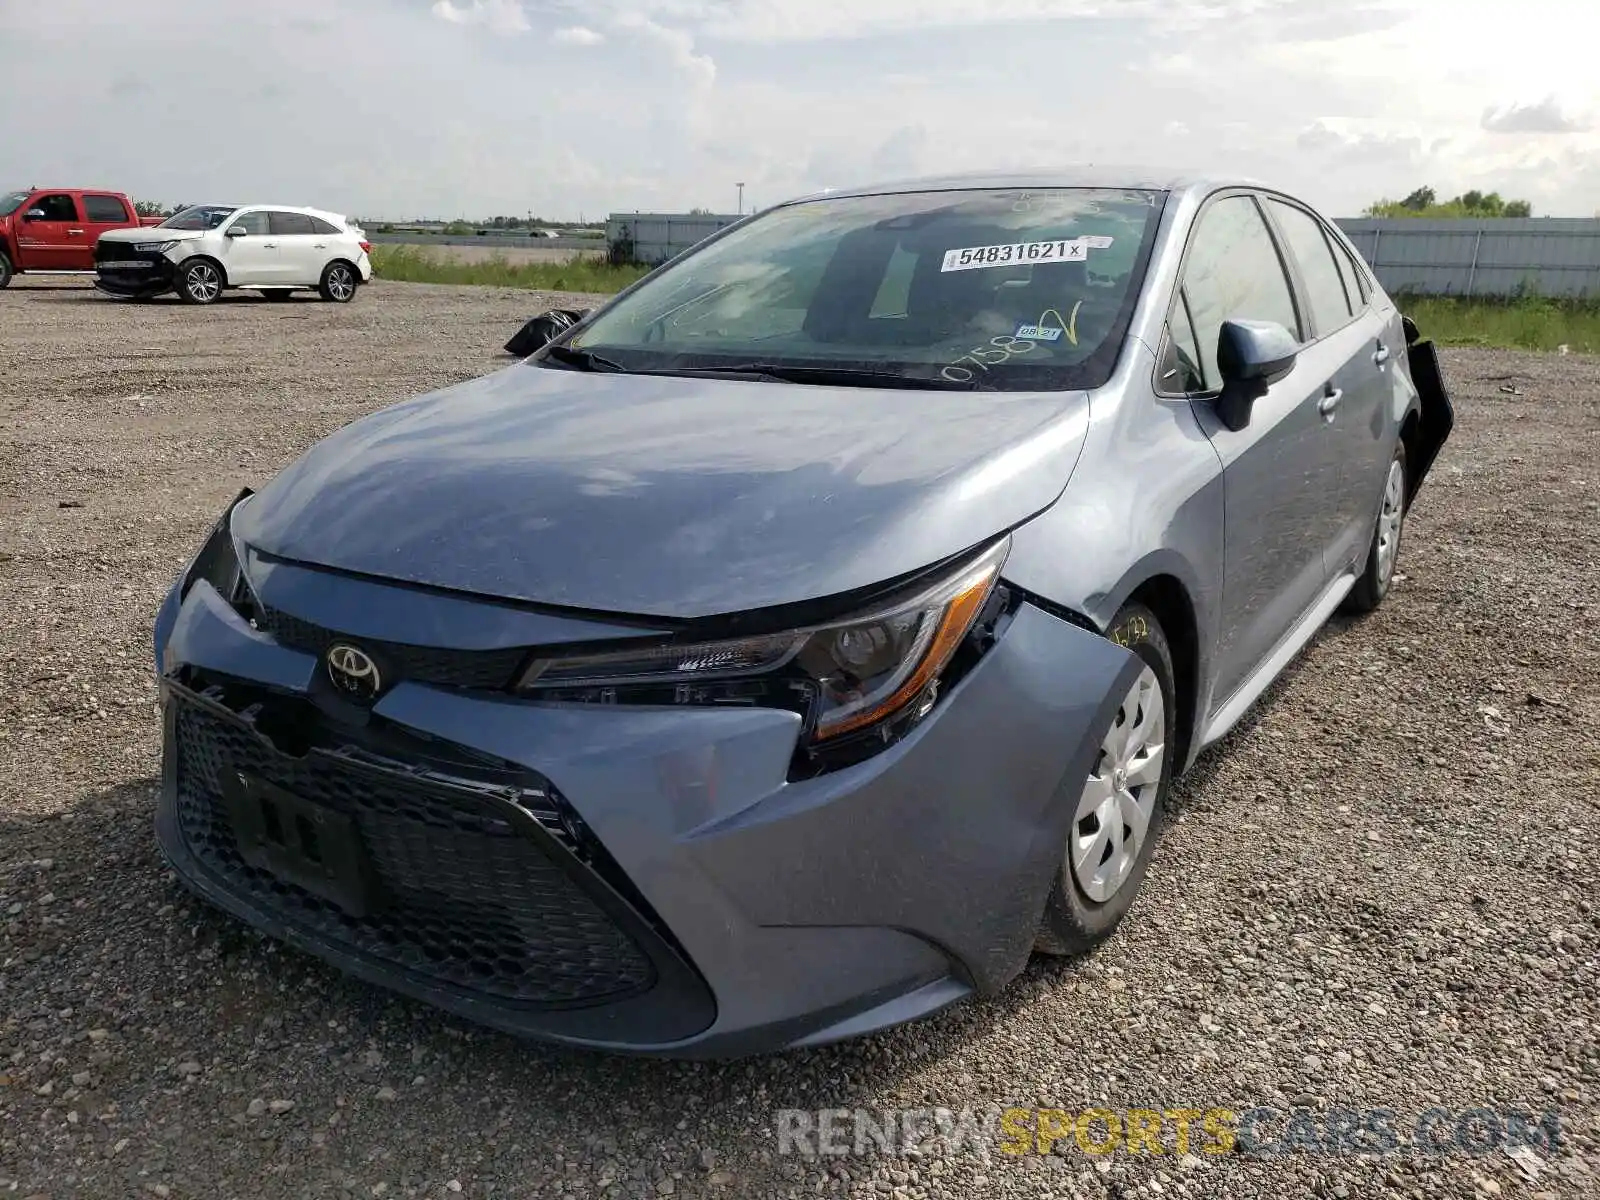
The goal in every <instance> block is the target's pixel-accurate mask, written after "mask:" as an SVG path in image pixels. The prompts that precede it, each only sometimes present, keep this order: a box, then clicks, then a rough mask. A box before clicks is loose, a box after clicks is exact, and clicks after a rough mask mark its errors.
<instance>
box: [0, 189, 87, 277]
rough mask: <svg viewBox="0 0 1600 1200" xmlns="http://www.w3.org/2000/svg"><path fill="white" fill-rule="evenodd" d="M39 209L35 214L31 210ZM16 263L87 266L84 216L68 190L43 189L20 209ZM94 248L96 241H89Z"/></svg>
mask: <svg viewBox="0 0 1600 1200" xmlns="http://www.w3.org/2000/svg"><path fill="white" fill-rule="evenodd" d="M34 213H38V214H39V215H37V216H34V215H31V214H34ZM17 218H19V219H16V221H15V228H16V231H17V257H18V258H19V259H20V260H21V261H20V262H18V263H17V266H19V267H21V268H22V269H23V270H24V271H78V270H83V269H85V265H84V264H82V263H80V262H79V259H81V258H82V257H83V249H84V246H85V242H84V230H83V219H82V217H81V215H80V214H79V212H78V202H77V201H76V200H74V199H73V198H72V195H71V194H70V193H68V192H42V193H40V194H39V195H37V196H35V197H34V198H33V199H31V200H29V201H28V202H27V203H26V204H24V205H23V206H22V208H21V209H19V210H18V212H17ZM87 245H88V246H89V249H90V250H91V251H92V250H93V248H94V244H93V243H92V242H90V243H87Z"/></svg>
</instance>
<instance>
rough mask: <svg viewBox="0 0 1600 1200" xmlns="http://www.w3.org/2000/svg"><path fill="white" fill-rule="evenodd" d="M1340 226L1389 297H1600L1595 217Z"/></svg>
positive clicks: (1599, 236)
mask: <svg viewBox="0 0 1600 1200" xmlns="http://www.w3.org/2000/svg"><path fill="white" fill-rule="evenodd" d="M1338 224H1339V228H1341V229H1343V230H1344V232H1345V234H1346V235H1347V236H1348V237H1349V238H1350V240H1351V241H1352V242H1353V243H1355V247H1356V249H1357V250H1359V251H1361V254H1362V256H1363V257H1364V258H1366V260H1367V262H1368V263H1369V264H1370V265H1371V266H1372V269H1373V271H1374V272H1375V273H1376V274H1377V276H1378V280H1379V282H1381V283H1382V284H1383V286H1384V287H1385V288H1386V289H1387V290H1388V291H1390V292H1391V293H1414V294H1420V295H1429V296H1514V295H1518V294H1523V293H1526V294H1532V295H1538V296H1564V297H1579V296H1600V220H1596V219H1594V218H1590V217H1525V218H1511V219H1501V220H1482V221H1431V220H1423V219H1420V218H1419V219H1416V220H1411V219H1406V218H1401V219H1398V220H1372V219H1370V218H1361V219H1355V220H1351V219H1346V220H1342V221H1340V222H1339V223H1338Z"/></svg>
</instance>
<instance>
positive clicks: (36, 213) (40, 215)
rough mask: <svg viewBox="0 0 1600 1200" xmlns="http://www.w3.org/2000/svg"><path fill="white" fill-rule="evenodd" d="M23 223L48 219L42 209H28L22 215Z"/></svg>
mask: <svg viewBox="0 0 1600 1200" xmlns="http://www.w3.org/2000/svg"><path fill="white" fill-rule="evenodd" d="M22 219H23V220H24V221H48V220H49V219H50V218H49V216H48V215H47V214H46V213H45V211H44V209H42V208H30V209H29V210H28V211H27V212H25V213H24V214H23V215H22Z"/></svg>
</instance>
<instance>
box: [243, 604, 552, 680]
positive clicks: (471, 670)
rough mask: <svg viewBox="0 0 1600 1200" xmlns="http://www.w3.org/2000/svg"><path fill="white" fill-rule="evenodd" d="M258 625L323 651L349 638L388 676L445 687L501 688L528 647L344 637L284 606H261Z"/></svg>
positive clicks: (297, 646)
mask: <svg viewBox="0 0 1600 1200" xmlns="http://www.w3.org/2000/svg"><path fill="white" fill-rule="evenodd" d="M255 622H256V627H257V628H258V629H260V630H261V631H262V632H263V633H269V634H271V635H272V636H273V637H274V638H276V639H277V641H278V643H279V644H280V645H283V646H288V647H289V648H290V649H293V650H303V651H305V652H306V653H308V654H315V655H317V656H318V657H321V656H322V655H323V654H325V653H327V650H328V647H329V646H331V645H333V643H335V642H338V641H344V640H348V641H350V642H352V643H354V644H356V645H358V646H360V647H361V649H363V650H365V651H366V652H367V653H368V654H370V655H371V656H372V657H373V658H374V659H375V660H376V661H377V662H378V665H379V666H380V667H381V668H383V675H384V678H385V679H389V680H397V679H410V680H414V681H415V682H417V683H431V684H436V685H438V686H441V687H457V688H482V689H494V690H500V689H504V688H508V687H510V686H511V685H512V684H513V683H515V682H516V679H517V672H518V669H519V668H520V667H521V666H522V660H523V659H524V658H526V657H527V654H528V651H527V650H526V649H524V648H522V647H513V648H511V649H509V650H444V649H440V648H438V647H435V646H413V645H403V644H401V643H399V642H381V641H374V640H372V639H369V638H348V639H347V638H345V637H344V636H343V635H341V634H339V633H338V632H336V631H335V630H332V629H325V628H323V627H322V626H321V625H314V624H312V623H311V622H310V621H303V620H301V619H300V618H299V617H296V616H291V615H290V614H289V613H286V612H283V611H281V610H280V609H275V608H267V607H266V606H264V605H261V606H257V608H256V610H255Z"/></svg>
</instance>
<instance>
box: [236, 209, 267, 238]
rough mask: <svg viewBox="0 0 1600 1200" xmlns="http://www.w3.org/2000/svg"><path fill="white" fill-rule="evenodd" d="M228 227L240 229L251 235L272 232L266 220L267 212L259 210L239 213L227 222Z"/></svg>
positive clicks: (258, 235)
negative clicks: (230, 221)
mask: <svg viewBox="0 0 1600 1200" xmlns="http://www.w3.org/2000/svg"><path fill="white" fill-rule="evenodd" d="M228 228H229V229H234V228H238V229H242V230H244V231H245V232H246V233H248V234H249V235H250V236H251V237H266V235H267V234H269V233H271V232H272V225H271V223H270V222H269V221H268V220H267V214H266V213H265V212H259V211H258V212H247V213H240V214H239V215H238V216H237V217H236V218H234V220H233V221H232V223H231V224H229V226H228Z"/></svg>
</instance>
